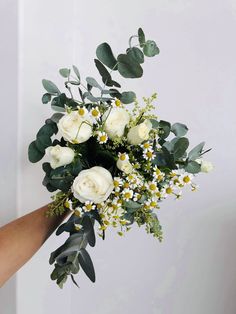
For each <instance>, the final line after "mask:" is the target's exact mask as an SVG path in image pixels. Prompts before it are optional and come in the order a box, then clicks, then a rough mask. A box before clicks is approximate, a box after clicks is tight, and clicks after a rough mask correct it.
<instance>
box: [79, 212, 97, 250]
mask: <svg viewBox="0 0 236 314" xmlns="http://www.w3.org/2000/svg"><path fill="white" fill-rule="evenodd" d="M82 226H83V228H84V234H85V235H86V237H87V240H88V243H89V245H90V246H95V243H96V238H95V233H94V229H93V224H92V222H91V219H90V218H89V216H87V215H86V216H84V217H83V220H82Z"/></svg>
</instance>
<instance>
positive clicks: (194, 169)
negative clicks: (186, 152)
mask: <svg viewBox="0 0 236 314" xmlns="http://www.w3.org/2000/svg"><path fill="white" fill-rule="evenodd" d="M184 169H185V171H187V172H189V173H198V172H200V171H201V165H200V164H199V163H197V162H196V161H189V162H188V163H187V165H186V166H185V167H184Z"/></svg>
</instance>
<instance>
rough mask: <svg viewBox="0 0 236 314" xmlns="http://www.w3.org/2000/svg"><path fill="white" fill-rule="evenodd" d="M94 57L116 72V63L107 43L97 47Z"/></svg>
mask: <svg viewBox="0 0 236 314" xmlns="http://www.w3.org/2000/svg"><path fill="white" fill-rule="evenodd" d="M96 55H97V58H98V60H100V61H101V62H102V63H104V64H105V65H106V66H108V68H110V69H113V70H117V61H116V58H115V57H114V55H113V52H112V50H111V47H110V46H109V45H108V43H102V44H101V45H99V46H98V47H97V50H96Z"/></svg>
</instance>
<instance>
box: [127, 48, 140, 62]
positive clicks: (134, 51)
mask: <svg viewBox="0 0 236 314" xmlns="http://www.w3.org/2000/svg"><path fill="white" fill-rule="evenodd" d="M126 53H127V55H128V56H130V57H131V58H133V59H134V60H135V61H137V62H138V63H143V62H144V55H143V52H142V50H140V49H139V48H137V47H132V48H128V49H127V51H126Z"/></svg>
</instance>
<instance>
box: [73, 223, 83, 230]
mask: <svg viewBox="0 0 236 314" xmlns="http://www.w3.org/2000/svg"><path fill="white" fill-rule="evenodd" d="M74 226H75V229H76V230H77V231H80V230H81V229H82V228H83V226H82V225H81V224H74Z"/></svg>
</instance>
